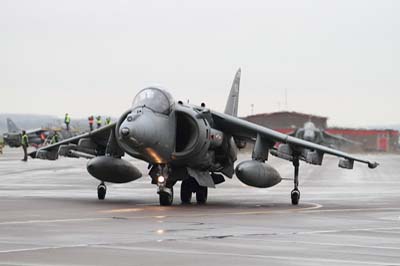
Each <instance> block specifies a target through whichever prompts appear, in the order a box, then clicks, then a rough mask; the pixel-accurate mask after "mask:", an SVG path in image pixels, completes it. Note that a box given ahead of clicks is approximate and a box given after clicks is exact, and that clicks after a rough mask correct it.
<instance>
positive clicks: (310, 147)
mask: <svg viewBox="0 0 400 266" xmlns="http://www.w3.org/2000/svg"><path fill="white" fill-rule="evenodd" d="M211 114H212V117H213V119H214V125H215V126H216V128H217V129H219V130H221V131H223V132H225V133H227V134H229V135H231V136H233V137H235V138H240V139H248V140H255V139H257V138H258V137H261V138H263V139H264V143H265V142H267V143H268V146H267V147H266V148H267V149H270V151H271V154H273V155H275V156H278V157H280V158H282V159H287V160H292V159H293V156H297V157H298V158H299V159H301V160H304V161H306V162H308V163H311V164H318V165H320V164H321V163H322V157H323V155H324V154H330V155H334V156H337V157H341V158H343V159H344V160H341V161H340V162H339V166H340V167H342V168H348V169H351V168H353V163H354V161H357V162H361V163H365V164H367V165H368V167H369V168H375V167H377V166H378V163H376V162H370V161H367V160H364V159H361V158H358V157H355V156H352V155H350V154H347V153H345V152H341V151H339V150H335V149H331V148H329V147H326V146H322V145H318V144H315V143H312V142H308V141H305V140H302V139H298V138H295V137H292V136H289V135H286V134H283V133H280V132H277V131H275V130H272V129H269V128H266V127H263V126H260V125H257V124H254V123H251V122H248V121H245V120H242V119H239V118H237V117H233V116H230V115H226V114H222V113H218V112H214V111H211ZM277 142H280V143H283V144H285V145H283V146H282V149H281V148H280V147H281V146H279V147H278V149H275V148H274V145H275V144H276V143H277ZM281 145H282V144H281Z"/></svg>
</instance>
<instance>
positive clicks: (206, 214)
mask: <svg viewBox="0 0 400 266" xmlns="http://www.w3.org/2000/svg"><path fill="white" fill-rule="evenodd" d="M305 204H309V205H312V206H309V207H303V208H288V209H282V210H280V209H276V210H265V211H239V212H219V213H193V214H185V215H180V214H177V215H168V214H166V215H165V214H164V215H144V216H127V217H123V218H125V219H126V220H134V219H148V218H151V219H162V218H179V217H217V216H224V215H262V214H271V213H288V212H289V213H294V212H302V211H305V210H313V209H318V208H321V207H322V205H320V204H316V203H305ZM160 208H162V207H160ZM138 210H140V208H128V209H115V210H106V211H108V212H109V213H118V212H120V213H130V212H136V211H138ZM193 210H196V209H193ZM213 211H215V210H213ZM98 212H100V213H101V212H103V213H104V211H98ZM114 218H115V217H93V218H69V219H49V220H27V221H5V222H0V226H2V225H18V224H41V223H68V222H90V221H107V220H112V219H114Z"/></svg>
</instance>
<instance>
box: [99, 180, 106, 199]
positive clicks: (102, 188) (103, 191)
mask: <svg viewBox="0 0 400 266" xmlns="http://www.w3.org/2000/svg"><path fill="white" fill-rule="evenodd" d="M106 192H107V187H106V185H105V184H104V182H101V183H100V185H99V186H98V187H97V197H98V198H99V200H104V198H105V197H106Z"/></svg>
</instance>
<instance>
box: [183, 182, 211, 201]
mask: <svg viewBox="0 0 400 266" xmlns="http://www.w3.org/2000/svg"><path fill="white" fill-rule="evenodd" d="M193 193H196V201H197V204H205V203H206V202H207V196H208V188H207V187H203V186H200V185H199V184H198V183H197V181H196V180H195V179H194V178H192V177H190V178H187V179H185V180H182V184H181V201H182V204H190V201H191V200H192V194H193Z"/></svg>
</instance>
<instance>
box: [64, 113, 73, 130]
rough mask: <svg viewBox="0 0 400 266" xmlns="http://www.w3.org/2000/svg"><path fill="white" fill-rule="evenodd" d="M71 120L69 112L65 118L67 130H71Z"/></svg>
mask: <svg viewBox="0 0 400 266" xmlns="http://www.w3.org/2000/svg"><path fill="white" fill-rule="evenodd" d="M70 122H71V118H70V117H69V115H68V113H67V114H65V118H64V123H65V126H66V127H67V130H69V123H70Z"/></svg>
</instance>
